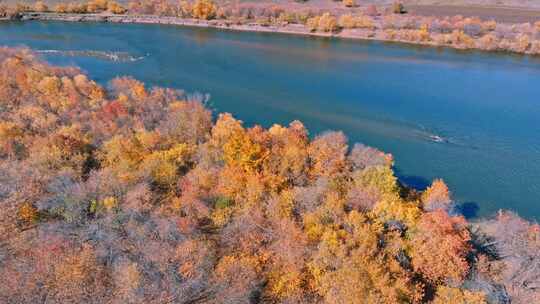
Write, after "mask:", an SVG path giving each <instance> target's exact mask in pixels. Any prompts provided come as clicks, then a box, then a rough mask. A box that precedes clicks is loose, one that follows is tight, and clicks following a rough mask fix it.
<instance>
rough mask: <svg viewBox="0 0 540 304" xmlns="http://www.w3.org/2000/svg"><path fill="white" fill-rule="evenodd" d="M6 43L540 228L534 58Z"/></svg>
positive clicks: (68, 33) (468, 209) (274, 46)
mask: <svg viewBox="0 0 540 304" xmlns="http://www.w3.org/2000/svg"><path fill="white" fill-rule="evenodd" d="M0 45H12V46H19V45H24V46H29V47H31V48H33V49H36V50H40V52H41V53H43V56H44V57H45V58H46V59H47V60H49V61H50V62H52V63H55V64H62V65H67V64H69V65H77V66H80V67H81V68H83V69H84V70H86V71H87V72H88V73H89V74H90V76H91V77H92V78H94V79H97V80H98V81H100V82H102V83H106V82H107V81H109V80H110V79H111V78H113V77H115V76H118V75H132V76H134V77H135V78H138V79H140V80H142V81H144V82H146V83H147V84H150V85H160V86H169V87H176V88H182V89H185V90H187V91H198V92H202V93H209V94H210V95H211V106H212V107H213V108H214V109H215V110H216V111H219V112H221V111H227V112H231V113H233V114H234V115H235V116H236V117H238V118H240V119H242V120H244V122H245V123H246V124H247V125H252V124H255V123H258V124H262V125H264V126H270V125H271V124H272V123H281V124H288V123H289V122H290V121H292V120H294V119H299V120H301V121H302V122H304V123H305V125H306V126H307V127H308V128H309V130H310V131H311V133H312V135H314V134H317V133H320V132H322V131H324V130H328V129H333V130H343V131H344V132H345V133H346V134H347V136H348V137H349V139H350V142H351V143H352V142H362V143H365V144H368V145H371V146H374V147H377V148H380V149H382V150H384V151H387V152H391V153H392V154H393V155H394V157H395V159H396V164H397V170H398V174H399V175H400V178H401V179H402V180H404V181H405V182H406V183H408V184H410V185H414V186H418V187H423V186H425V185H426V184H427V183H428V182H429V181H430V180H431V179H433V178H435V177H442V178H444V179H445V181H446V182H447V183H448V184H449V186H450V188H451V189H452V190H453V194H454V197H455V199H456V200H457V201H458V202H460V203H461V206H462V208H463V209H464V211H465V213H466V214H467V215H486V214H491V213H493V212H494V211H496V210H498V209H500V208H505V209H512V210H515V211H518V212H519V213H520V214H521V215H522V216H524V217H527V218H530V219H532V218H535V219H540V94H539V93H540V59H538V58H531V57H519V56H512V55H501V54H487V53H478V52H459V51H453V50H448V49H444V50H441V49H435V48H424V47H411V46H405V45H400V44H386V43H379V42H363V41H347V40H332V39H323V38H302V37H296V36H286V35H279V34H260V33H241V32H227V31H217V30H212V29H195V28H183V27H175V26H159V25H136V24H106V23H102V24H98V23H93V24H92V23H62V22H51V23H40V22H25V23H19V22H13V23H12V22H3V23H0Z"/></svg>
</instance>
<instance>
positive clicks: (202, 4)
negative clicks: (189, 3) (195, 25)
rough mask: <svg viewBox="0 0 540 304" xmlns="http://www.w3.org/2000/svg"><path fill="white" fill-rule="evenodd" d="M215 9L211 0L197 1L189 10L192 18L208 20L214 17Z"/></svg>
mask: <svg viewBox="0 0 540 304" xmlns="http://www.w3.org/2000/svg"><path fill="white" fill-rule="evenodd" d="M216 12H217V7H216V5H215V4H214V2H212V1H211V0H197V1H196V2H195V4H193V7H192V8H191V14H192V15H193V17H194V18H197V19H202V20H210V19H214V18H215V17H216Z"/></svg>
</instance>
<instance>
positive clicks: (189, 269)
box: [0, 48, 540, 304]
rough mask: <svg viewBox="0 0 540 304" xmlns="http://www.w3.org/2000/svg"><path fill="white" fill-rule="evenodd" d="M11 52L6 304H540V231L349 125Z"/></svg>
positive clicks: (0, 162) (3, 188) (4, 59)
mask: <svg viewBox="0 0 540 304" xmlns="http://www.w3.org/2000/svg"><path fill="white" fill-rule="evenodd" d="M207 102H208V100H207V96H206V95H202V94H196V93H188V92H184V91H181V90H176V89H170V88H160V87H148V86H145V84H143V83H142V82H140V81H137V80H136V79H133V78H131V77H128V76H126V77H118V78H115V79H113V80H111V81H110V82H109V83H108V84H107V85H106V86H102V85H100V84H98V83H96V82H95V81H93V80H91V79H90V78H89V77H88V76H87V75H85V74H84V73H83V72H82V71H81V70H80V69H78V68H76V67H57V66H52V65H50V64H48V63H47V62H45V61H43V60H42V59H41V58H40V57H39V56H37V55H36V54H34V53H33V52H32V51H31V50H29V49H25V48H0V207H1V208H0V302H1V303H9V304H11V303H13V304H19V303H185V304H187V303H191V304H195V303H231V304H232V303H329V304H342V303H359V304H361V303H374V304H375V303H389V304H390V303H435V304H443V303H457V304H460V303H461V304H481V303H501V304H502V303H528V304H529V303H540V226H539V225H538V224H536V223H532V222H529V221H527V220H525V219H522V218H521V217H519V216H518V215H516V214H514V213H512V212H510V211H499V212H498V213H497V214H495V215H493V216H492V217H490V218H485V219H474V220H467V219H465V218H464V217H463V216H462V215H460V214H459V212H458V211H457V208H456V206H455V205H456V203H455V202H454V201H453V199H452V196H451V192H450V190H449V189H448V187H447V185H446V184H445V183H444V181H443V180H440V179H437V180H434V181H433V182H432V184H431V186H429V187H428V188H427V189H425V190H417V189H413V188H410V187H408V186H407V185H404V184H402V183H401V182H400V181H399V180H398V178H397V177H396V174H395V172H394V170H393V165H394V160H393V157H392V155H391V154H388V153H385V152H382V151H379V150H377V149H375V148H371V147H368V146H365V145H363V144H359V143H356V144H352V143H351V144H350V143H348V140H347V138H346V136H345V135H344V134H343V133H342V132H339V131H328V132H325V133H322V134H309V132H308V130H307V129H306V128H305V126H304V125H303V124H302V123H301V122H300V121H293V122H291V123H290V124H289V125H288V126H281V125H277V124H276V125H273V126H271V127H270V128H263V127H261V126H257V125H256V126H244V125H243V123H242V121H240V120H238V119H235V118H234V117H233V116H232V115H231V114H228V113H213V112H212V111H211V110H210V109H209V108H208V107H207Z"/></svg>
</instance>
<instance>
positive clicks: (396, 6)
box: [392, 2, 406, 14]
mask: <svg viewBox="0 0 540 304" xmlns="http://www.w3.org/2000/svg"><path fill="white" fill-rule="evenodd" d="M392 12H393V13H394V14H405V13H406V11H405V7H404V6H403V3H401V2H394V3H393V4H392Z"/></svg>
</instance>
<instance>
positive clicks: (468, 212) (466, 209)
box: [455, 202, 480, 219]
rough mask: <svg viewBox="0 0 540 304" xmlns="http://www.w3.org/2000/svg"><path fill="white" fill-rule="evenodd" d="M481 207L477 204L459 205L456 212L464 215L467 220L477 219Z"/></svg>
mask: <svg viewBox="0 0 540 304" xmlns="http://www.w3.org/2000/svg"><path fill="white" fill-rule="evenodd" d="M479 209H480V207H479V206H478V203H475V202H463V203H457V205H456V207H455V212H456V213H458V214H461V215H463V216H464V217H465V218H466V219H472V218H476V217H477V216H478V211H479Z"/></svg>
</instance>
